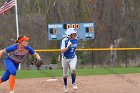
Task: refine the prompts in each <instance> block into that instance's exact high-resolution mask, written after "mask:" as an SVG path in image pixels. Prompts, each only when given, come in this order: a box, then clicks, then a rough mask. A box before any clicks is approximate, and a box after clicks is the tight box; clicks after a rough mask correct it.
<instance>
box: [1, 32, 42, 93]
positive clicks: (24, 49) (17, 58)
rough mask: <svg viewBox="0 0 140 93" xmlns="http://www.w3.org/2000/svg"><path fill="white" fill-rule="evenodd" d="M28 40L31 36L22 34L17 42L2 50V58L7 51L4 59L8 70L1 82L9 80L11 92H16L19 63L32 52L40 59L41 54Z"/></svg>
mask: <svg viewBox="0 0 140 93" xmlns="http://www.w3.org/2000/svg"><path fill="white" fill-rule="evenodd" d="M28 40H29V38H28V37H26V36H25V35H23V36H20V37H19V38H18V40H17V42H16V44H13V45H11V46H9V47H6V48H4V49H3V50H0V58H1V57H2V55H3V54H4V53H7V56H6V58H5V59H4V65H5V67H6V71H5V73H4V74H3V76H2V77H1V79H0V83H2V82H5V81H7V80H9V86H10V93H14V86H15V78H16V70H17V69H18V66H19V63H21V62H23V61H24V58H25V56H26V55H28V54H31V55H33V56H35V58H37V59H40V56H39V55H38V54H37V53H36V52H35V51H34V50H33V49H32V48H31V47H30V46H29V45H28ZM40 60H41V59H40Z"/></svg>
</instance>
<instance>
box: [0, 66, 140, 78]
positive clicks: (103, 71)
mask: <svg viewBox="0 0 140 93" xmlns="http://www.w3.org/2000/svg"><path fill="white" fill-rule="evenodd" d="M3 73H4V71H0V75H2V74H3ZM132 73H140V68H139V67H135V68H94V69H77V75H78V76H92V75H107V74H132ZM61 76H62V69H58V70H21V71H17V78H44V77H61Z"/></svg>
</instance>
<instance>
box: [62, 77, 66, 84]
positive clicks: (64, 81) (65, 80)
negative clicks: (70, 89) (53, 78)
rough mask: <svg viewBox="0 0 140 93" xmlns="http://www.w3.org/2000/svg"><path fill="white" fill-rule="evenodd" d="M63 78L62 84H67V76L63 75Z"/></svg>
mask: <svg viewBox="0 0 140 93" xmlns="http://www.w3.org/2000/svg"><path fill="white" fill-rule="evenodd" d="M63 80H64V85H67V77H64V78H63Z"/></svg>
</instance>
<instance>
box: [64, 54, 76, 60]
mask: <svg viewBox="0 0 140 93" xmlns="http://www.w3.org/2000/svg"><path fill="white" fill-rule="evenodd" d="M74 57H75V55H74V56H72V57H65V56H63V58H65V59H72V58H74Z"/></svg>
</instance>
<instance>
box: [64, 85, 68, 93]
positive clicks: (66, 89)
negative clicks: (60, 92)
mask: <svg viewBox="0 0 140 93" xmlns="http://www.w3.org/2000/svg"><path fill="white" fill-rule="evenodd" d="M64 91H65V93H68V86H67V85H65V86H64Z"/></svg>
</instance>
